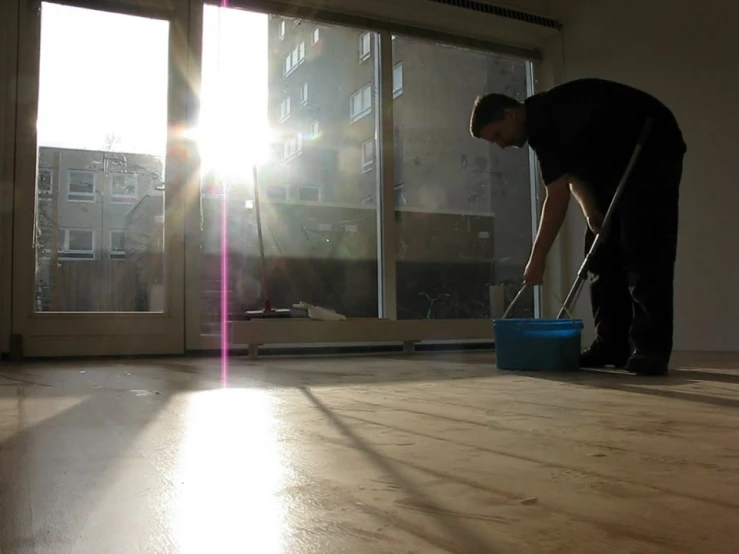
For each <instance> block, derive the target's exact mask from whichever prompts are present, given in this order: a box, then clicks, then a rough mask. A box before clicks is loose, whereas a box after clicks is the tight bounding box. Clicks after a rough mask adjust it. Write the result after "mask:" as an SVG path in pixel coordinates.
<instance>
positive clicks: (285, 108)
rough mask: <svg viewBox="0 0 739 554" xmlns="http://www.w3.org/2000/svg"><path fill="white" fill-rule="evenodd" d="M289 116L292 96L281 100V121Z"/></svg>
mask: <svg viewBox="0 0 739 554" xmlns="http://www.w3.org/2000/svg"><path fill="white" fill-rule="evenodd" d="M288 117H290V97H289V96H288V97H286V98H285V99H284V100H283V101H282V102H280V117H279V119H280V121H285V120H286V119H287V118H288Z"/></svg>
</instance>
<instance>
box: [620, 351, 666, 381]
mask: <svg viewBox="0 0 739 554" xmlns="http://www.w3.org/2000/svg"><path fill="white" fill-rule="evenodd" d="M626 371H628V372H630V373H636V374H637V375H647V376H660V375H667V373H668V367H667V362H665V360H664V359H663V358H661V357H660V356H650V355H648V354H641V353H636V354H634V355H633V356H631V358H629V361H628V362H627V364H626Z"/></svg>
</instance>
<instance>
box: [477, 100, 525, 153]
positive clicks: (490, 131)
mask: <svg viewBox="0 0 739 554" xmlns="http://www.w3.org/2000/svg"><path fill="white" fill-rule="evenodd" d="M480 135H481V138H482V139H484V140H487V141H489V142H492V143H494V144H497V145H498V146H499V147H500V148H508V147H509V146H512V147H513V148H521V147H522V146H523V145H524V144H526V126H525V123H524V120H523V117H522V110H515V109H512V108H509V109H506V111H505V116H504V117H503V119H502V120H501V121H493V122H491V123H488V124H487V125H485V127H483V128H482V130H481V131H480Z"/></svg>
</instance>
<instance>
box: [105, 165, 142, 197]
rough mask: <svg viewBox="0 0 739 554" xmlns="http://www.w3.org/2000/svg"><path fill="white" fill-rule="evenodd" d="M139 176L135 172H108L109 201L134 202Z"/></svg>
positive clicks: (136, 195)
mask: <svg viewBox="0 0 739 554" xmlns="http://www.w3.org/2000/svg"><path fill="white" fill-rule="evenodd" d="M138 189H139V178H138V175H136V174H135V173H111V174H110V201H111V202H115V203H117V204H135V203H136V201H137V200H138V192H139V190H138Z"/></svg>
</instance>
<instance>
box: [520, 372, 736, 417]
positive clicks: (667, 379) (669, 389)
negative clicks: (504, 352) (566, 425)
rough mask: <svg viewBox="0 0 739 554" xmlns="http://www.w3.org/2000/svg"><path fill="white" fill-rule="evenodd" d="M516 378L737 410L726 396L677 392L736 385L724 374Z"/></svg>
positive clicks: (539, 374) (571, 374)
mask: <svg viewBox="0 0 739 554" xmlns="http://www.w3.org/2000/svg"><path fill="white" fill-rule="evenodd" d="M511 373H514V374H516V375H526V376H528V377H531V378H533V379H542V380H545V381H557V382H560V383H571V384H573V385H579V386H583V387H592V388H599V389H608V390H615V391H621V392H629V393H634V394H643V395H647V396H655V397H660V398H671V399H677V400H685V401H688V402H697V403H700V404H710V405H713V406H722V407H729V408H739V399H736V398H727V397H725V396H714V395H710V394H704V393H700V392H695V391H694V390H679V388H680V387H685V386H687V385H696V384H700V383H701V382H703V381H709V382H721V383H739V376H737V375H733V374H727V373H723V374H721V373H714V372H707V371H684V370H679V369H677V370H672V371H671V372H670V374H669V375H667V376H664V377H642V376H639V375H633V374H629V373H625V372H620V371H609V370H596V369H582V370H580V371H578V372H568V373H556V372H550V373H544V372H540V371H537V372H533V371H531V372H522V371H516V372H511Z"/></svg>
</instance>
